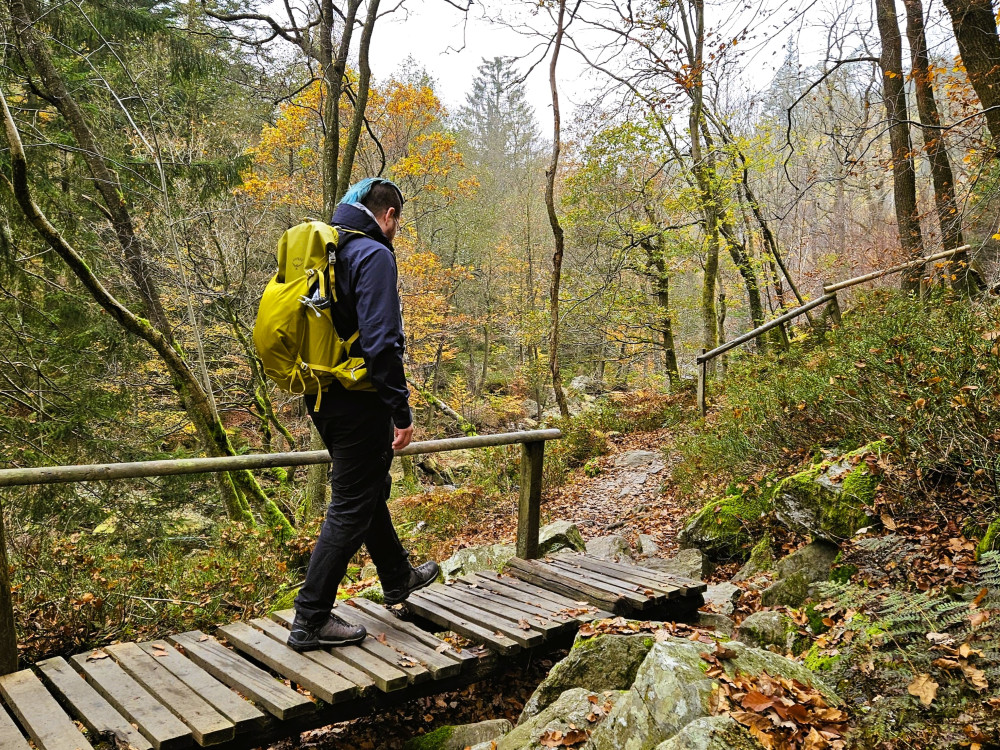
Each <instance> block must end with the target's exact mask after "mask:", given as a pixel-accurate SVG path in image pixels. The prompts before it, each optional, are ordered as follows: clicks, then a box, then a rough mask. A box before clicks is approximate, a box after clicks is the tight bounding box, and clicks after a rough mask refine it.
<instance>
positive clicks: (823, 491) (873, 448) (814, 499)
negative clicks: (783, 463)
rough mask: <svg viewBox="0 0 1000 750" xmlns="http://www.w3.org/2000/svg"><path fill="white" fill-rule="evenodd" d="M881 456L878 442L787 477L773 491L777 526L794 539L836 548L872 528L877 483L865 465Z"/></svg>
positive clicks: (875, 477)
mask: <svg viewBox="0 0 1000 750" xmlns="http://www.w3.org/2000/svg"><path fill="white" fill-rule="evenodd" d="M885 450H886V447H885V444H884V443H883V442H881V441H878V442H875V443H872V444H870V445H866V446H865V447H864V448H860V449H858V450H856V451H852V452H850V453H846V454H844V455H843V456H841V457H839V458H837V459H835V460H827V461H821V462H820V463H818V464H815V465H814V466H811V467H809V468H808V469H806V470H805V471H801V472H799V473H798V474H793V475H792V476H790V477H786V478H785V479H783V480H781V482H779V483H778V486H777V487H776V488H775V490H774V509H775V516H776V517H777V519H778V521H779V522H781V523H782V524H784V525H785V526H787V527H788V528H790V529H791V530H793V531H797V532H799V533H804V534H811V535H812V536H813V537H815V538H818V539H827V540H829V541H832V542H840V541H843V540H845V539H849V538H850V537H852V536H853V535H854V532H856V531H857V530H858V529H860V528H861V527H863V526H867V525H869V524H870V523H871V518H870V516H869V514H870V513H872V512H873V511H872V508H873V505H874V500H875V493H876V491H877V490H878V486H879V481H880V480H879V477H878V476H877V475H875V474H873V473H872V472H871V471H870V470H869V467H868V464H867V463H866V462H865V459H866V458H867V457H868V456H870V455H875V456H878V455H880V454H881V453H882V452H884V451H885Z"/></svg>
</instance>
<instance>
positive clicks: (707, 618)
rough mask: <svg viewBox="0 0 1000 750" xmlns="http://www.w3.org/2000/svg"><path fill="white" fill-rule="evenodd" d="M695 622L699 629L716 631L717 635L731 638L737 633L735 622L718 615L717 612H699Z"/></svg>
mask: <svg viewBox="0 0 1000 750" xmlns="http://www.w3.org/2000/svg"><path fill="white" fill-rule="evenodd" d="M694 622H695V625H697V626H698V627H699V628H707V629H708V630H714V631H715V632H716V633H721V634H722V635H724V636H726V637H729V638H731V637H732V635H733V633H734V632H736V623H735V622H733V621H732V620H731V619H730V618H728V617H726V616H725V615H720V614H716V613H715V612H699V613H698V614H697V615H696V616H695V621H694Z"/></svg>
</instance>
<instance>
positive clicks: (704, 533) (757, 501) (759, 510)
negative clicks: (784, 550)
mask: <svg viewBox="0 0 1000 750" xmlns="http://www.w3.org/2000/svg"><path fill="white" fill-rule="evenodd" d="M768 510H769V504H768V502H767V500H766V499H763V498H761V497H759V496H758V495H757V494H755V493H754V492H752V491H750V492H747V493H744V494H730V495H726V496H725V497H722V498H720V499H718V500H715V501H713V502H710V503H708V504H707V505H706V506H705V507H703V508H702V509H701V510H699V511H698V512H697V513H695V514H694V515H693V516H691V518H690V519H688V522H687V524H686V525H685V526H684V528H683V529H682V530H681V533H680V534H679V535H678V537H677V538H678V540H679V541H680V543H681V546H682V547H697V548H698V549H700V550H701V551H702V552H704V553H705V554H706V555H708V556H709V557H710V558H711V559H713V560H737V559H738V560H745V559H746V556H747V553H748V550H749V549H750V547H751V546H753V544H754V542H755V541H756V540H757V538H759V537H760V536H761V535H762V534H763V524H762V523H761V519H762V518H763V516H764V515H765V514H766V513H767V512H768Z"/></svg>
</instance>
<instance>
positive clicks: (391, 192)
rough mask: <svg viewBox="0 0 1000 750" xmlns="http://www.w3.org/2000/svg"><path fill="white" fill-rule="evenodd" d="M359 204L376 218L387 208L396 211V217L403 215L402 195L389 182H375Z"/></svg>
mask: <svg viewBox="0 0 1000 750" xmlns="http://www.w3.org/2000/svg"><path fill="white" fill-rule="evenodd" d="M361 204H362V205H363V206H364V207H365V208H367V209H368V210H369V211H371V212H372V213H373V214H375V215H376V216H378V215H380V214H382V213H384V212H385V211H386V210H387V209H389V208H394V209H396V215H397V216H400V215H401V214H402V213H403V195H402V193H400V192H399V189H398V188H397V187H396V186H395V185H393V184H392V183H391V182H388V181H387V182H376V183H375V184H374V185H372V188H371V190H369V191H368V195H366V196H365V197H364V198H363V199H362V200H361Z"/></svg>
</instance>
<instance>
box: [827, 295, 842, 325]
mask: <svg viewBox="0 0 1000 750" xmlns="http://www.w3.org/2000/svg"><path fill="white" fill-rule="evenodd" d="M830 318H831V319H832V320H833V322H834V325H838V326H839V325H840V323H841V320H840V302H839V301H838V300H837V293H836V292H834V293H833V299H832V300H830Z"/></svg>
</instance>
